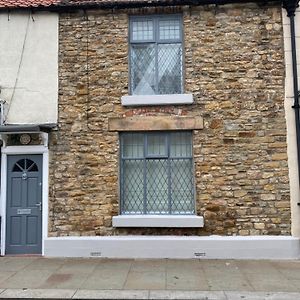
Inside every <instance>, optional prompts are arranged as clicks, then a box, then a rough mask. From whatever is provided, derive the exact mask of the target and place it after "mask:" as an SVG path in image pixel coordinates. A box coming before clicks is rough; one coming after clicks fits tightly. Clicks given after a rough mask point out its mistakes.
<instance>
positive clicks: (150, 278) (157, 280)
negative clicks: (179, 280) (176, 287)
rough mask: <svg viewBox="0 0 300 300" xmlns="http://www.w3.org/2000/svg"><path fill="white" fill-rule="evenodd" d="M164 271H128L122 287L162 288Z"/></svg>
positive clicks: (163, 285) (130, 288) (132, 288)
mask: <svg viewBox="0 0 300 300" xmlns="http://www.w3.org/2000/svg"><path fill="white" fill-rule="evenodd" d="M165 288H166V276H165V272H129V274H128V276H127V280H126V282H125V284H124V289H129V290H164V289H165Z"/></svg>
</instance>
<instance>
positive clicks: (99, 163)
mask: <svg viewBox="0 0 300 300" xmlns="http://www.w3.org/2000/svg"><path fill="white" fill-rule="evenodd" d="M156 2H157V3H156ZM175 2H176V1H175ZM183 2H184V1H183ZM199 2H201V1H199ZM68 3H69V4H65V6H64V5H61V6H60V5H59V4H57V3H56V2H55V3H54V2H53V3H52V6H51V5H50V6H49V7H50V8H51V9H52V10H54V12H53V13H56V14H58V16H59V17H58V40H57V43H58V50H57V51H58V52H57V57H58V71H57V72H58V73H57V76H58V90H57V93H58V110H57V112H58V117H57V122H53V123H56V124H54V125H53V126H52V127H51V128H50V129H49V130H48V131H47V133H46V134H47V145H46V147H47V149H48V152H47V155H48V156H47V159H48V163H49V166H48V174H49V176H47V181H48V185H47V187H48V190H47V191H46V192H47V195H46V196H45V197H46V198H47V205H46V206H45V202H43V211H42V215H43V221H42V223H43V226H44V227H45V226H47V228H48V229H45V228H43V230H44V231H43V232H44V233H43V241H42V242H43V243H42V244H43V245H42V249H43V250H42V253H43V254H44V255H49V256H102V257H208V258H210V257H214V258H216V257H217V258H219V257H227V258H232V257H233V258H234V257H242V258H247V257H252V258H256V257H257V258H268V257H270V258H271V257H278V258H280V257H281V258H282V257H297V256H298V255H299V240H298V238H296V237H295V235H294V234H292V232H293V229H292V226H293V225H292V222H291V220H292V219H291V195H290V194H291V192H290V176H291V175H290V174H289V165H288V154H287V153H288V152H287V119H286V111H285V106H284V105H285V99H286V98H285V97H286V81H285V78H286V63H285V52H284V50H285V49H284V46H283V44H284V32H283V14H284V13H285V12H284V11H283V10H282V4H281V3H280V2H266V3H264V5H262V4H261V3H251V2H249V3H241V4H240V3H235V4H232V3H228V4H225V5H215V4H214V3H213V2H212V3H211V4H207V5H201V3H197V4H198V5H192V3H190V4H188V3H187V4H185V5H183V4H180V3H179V2H178V1H177V2H176V3H175V4H173V3H168V1H153V2H151V3H150V4H149V3H148V4H147V2H146V1H107V2H102V1H99V2H97V1H89V2H86V3H84V2H82V3H83V4H82V3H81V4H80V3H79V4H78V1H77V2H76V1H74V0H73V1H72V0H71V1H69V2H68ZM103 3H104V4H103ZM112 3H114V4H115V6H114V5H110V4H112ZM117 4H118V5H117ZM199 4H200V5H199ZM47 5H49V4H47ZM97 5H98V6H97ZM53 7H54V9H53ZM50 8H47V7H46V8H45V10H47V9H49V10H50ZM55 8H57V10H55ZM58 8H59V9H58ZM45 123H47V122H45ZM24 131H26V129H24ZM27 131H28V133H30V132H31V131H30V130H27ZM37 131H38V132H40V131H43V132H46V130H43V129H41V128H39V130H37ZM48 132H49V133H48ZM17 133H18V134H19V133H20V132H17ZM14 134H15V132H14ZM44 134H45V133H44ZM7 135H8V136H10V135H9V134H7ZM15 147H17V146H15ZM22 147H24V146H22ZM32 147H33V146H32ZM25 159H31V160H33V161H34V157H33V158H32V157H27V158H25ZM44 163H45V160H44ZM26 164H27V165H26ZM28 164H29V162H28V160H27V161H26V163H25V167H24V170H25V169H26V166H27V170H28V169H30V168H29V167H28ZM292 164H295V162H292ZM19 165H20V163H19ZM19 165H18V166H19ZM18 166H17V169H18V168H19V167H18ZM21 167H22V166H20V168H21ZM44 167H45V166H44ZM17 169H15V170H17ZM22 170H23V169H22ZM16 172H17V171H16ZM20 172H21V171H20ZM24 172H25V171H24ZM28 172H30V170H29V171H28ZM24 174H25V173H24ZM23 179H24V178H23ZM8 181H9V180H8ZM296 201H297V200H296ZM45 209H46V210H47V211H44V210H45ZM22 213H24V214H26V211H22ZM7 218H8V216H7ZM297 226H298V225H296V227H297ZM10 230H11V229H10ZM294 231H295V230H294ZM6 235H8V232H7V231H6ZM283 250H284V251H286V253H285V254H282V252H283Z"/></svg>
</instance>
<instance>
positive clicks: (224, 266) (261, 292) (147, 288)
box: [0, 257, 300, 300]
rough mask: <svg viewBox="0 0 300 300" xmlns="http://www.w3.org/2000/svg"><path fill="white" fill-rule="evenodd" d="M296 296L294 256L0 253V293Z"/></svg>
mask: <svg viewBox="0 0 300 300" xmlns="http://www.w3.org/2000/svg"><path fill="white" fill-rule="evenodd" d="M26 298H29V299H206V300H238V299H239V300H241V299H242V300H256V299H268V300H294V299H297V300H300V260H287V261H278V260H202V259H193V260H174V259H160V260H134V259H122V260H120V259H101V258H86V259H83V258H80V259H79V258H44V257H0V299H26Z"/></svg>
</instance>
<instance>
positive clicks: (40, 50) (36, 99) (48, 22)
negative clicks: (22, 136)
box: [0, 12, 58, 124]
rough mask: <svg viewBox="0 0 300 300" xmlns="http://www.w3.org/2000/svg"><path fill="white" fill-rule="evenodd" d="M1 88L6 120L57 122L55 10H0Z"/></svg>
mask: <svg viewBox="0 0 300 300" xmlns="http://www.w3.org/2000/svg"><path fill="white" fill-rule="evenodd" d="M0 89H1V94H0V99H2V100H5V101H6V102H7V104H6V114H7V112H8V114H7V116H6V124H37V123H56V122H57V98H58V15H57V14H56V13H47V12H39V13H34V14H32V15H31V13H29V12H24V13H20V12H12V13H7V12H2V13H0Z"/></svg>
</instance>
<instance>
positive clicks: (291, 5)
mask: <svg viewBox="0 0 300 300" xmlns="http://www.w3.org/2000/svg"><path fill="white" fill-rule="evenodd" d="M297 7H299V0H283V8H285V10H286V11H287V16H288V17H289V18H290V31H291V46H292V48H291V50H292V67H293V87H294V105H293V106H292V108H293V109H294V111H295V123H296V124H295V125H296V140H297V165H298V180H299V188H300V116H299V109H300V106H299V97H300V91H299V87H298V70H297V50H296V49H297V48H296V34H295V12H296V9H297ZM297 205H298V206H300V199H298V203H297Z"/></svg>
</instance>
